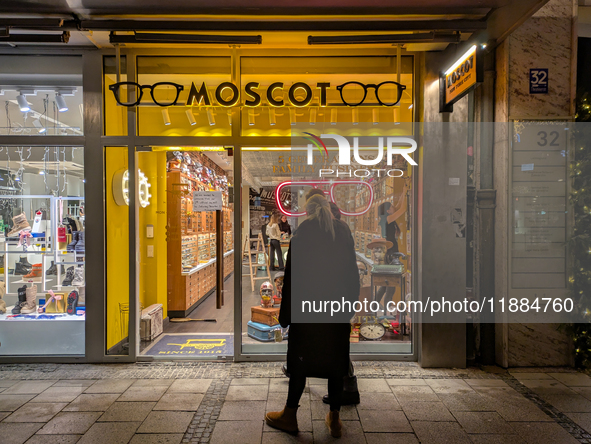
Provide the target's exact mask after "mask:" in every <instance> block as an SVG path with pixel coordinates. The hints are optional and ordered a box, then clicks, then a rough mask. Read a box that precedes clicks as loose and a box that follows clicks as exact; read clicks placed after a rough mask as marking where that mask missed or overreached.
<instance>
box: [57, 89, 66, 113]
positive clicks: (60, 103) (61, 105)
mask: <svg viewBox="0 0 591 444" xmlns="http://www.w3.org/2000/svg"><path fill="white" fill-rule="evenodd" d="M55 103H56V104H57V110H58V111H59V112H60V113H63V112H66V111H68V104H67V103H66V99H64V96H62V95H61V94H60V93H56V94H55Z"/></svg>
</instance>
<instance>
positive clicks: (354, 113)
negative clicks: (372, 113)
mask: <svg viewBox="0 0 591 444" xmlns="http://www.w3.org/2000/svg"><path fill="white" fill-rule="evenodd" d="M351 114H352V115H351V120H352V121H353V125H357V124H359V110H358V109H357V108H353V110H352V111H351Z"/></svg>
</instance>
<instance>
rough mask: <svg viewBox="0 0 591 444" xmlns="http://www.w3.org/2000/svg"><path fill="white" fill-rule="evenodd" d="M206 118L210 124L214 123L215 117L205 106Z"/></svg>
mask: <svg viewBox="0 0 591 444" xmlns="http://www.w3.org/2000/svg"><path fill="white" fill-rule="evenodd" d="M207 120H208V121H209V125H210V126H213V125H215V117H214V115H213V110H212V109H211V108H207Z"/></svg>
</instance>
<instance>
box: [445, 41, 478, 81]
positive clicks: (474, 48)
mask: <svg viewBox="0 0 591 444" xmlns="http://www.w3.org/2000/svg"><path fill="white" fill-rule="evenodd" d="M475 51H476V45H472V46H470V49H468V51H466V52H465V53H464V54H463V55H462V56H461V57H460V58H459V59H458V61H457V62H456V63H454V64H453V65H452V66H451V68H449V69H448V70H447V71H445V75H448V74H451V73H452V72H454V71H455V70H456V68H457V67H458V66H460V65H461V64H462V63H464V62H465V61H466V59H467V58H468V57H469V56H470V54H472V53H473V52H475Z"/></svg>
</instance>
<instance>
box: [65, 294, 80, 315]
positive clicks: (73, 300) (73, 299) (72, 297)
mask: <svg viewBox="0 0 591 444" xmlns="http://www.w3.org/2000/svg"><path fill="white" fill-rule="evenodd" d="M77 307H78V292H77V291H76V290H72V291H71V292H70V294H69V295H68V305H67V307H66V313H68V314H69V315H75V314H76V308H77Z"/></svg>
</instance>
